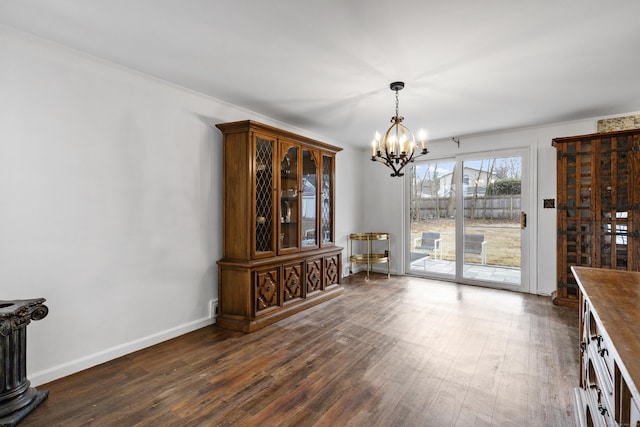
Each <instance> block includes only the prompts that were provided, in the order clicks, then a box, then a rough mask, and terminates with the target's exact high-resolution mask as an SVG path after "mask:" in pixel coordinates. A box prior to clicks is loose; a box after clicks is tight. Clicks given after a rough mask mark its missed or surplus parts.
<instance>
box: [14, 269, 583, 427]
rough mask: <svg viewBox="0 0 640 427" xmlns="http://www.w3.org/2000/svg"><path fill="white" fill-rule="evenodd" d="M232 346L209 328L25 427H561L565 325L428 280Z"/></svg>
mask: <svg viewBox="0 0 640 427" xmlns="http://www.w3.org/2000/svg"><path fill="white" fill-rule="evenodd" d="M344 286H345V293H344V295H343V296H341V297H339V298H337V299H335V300H332V301H329V302H327V303H324V304H321V305H319V306H317V307H314V308H312V309H310V310H308V311H306V312H303V313H299V314H296V315H294V316H293V317H290V318H288V319H285V320H283V321H280V322H278V323H276V324H274V325H271V326H268V327H266V328H265V329H262V330H260V331H257V332H254V333H252V334H248V335H243V334H239V333H231V332H226V331H223V330H221V329H220V328H217V327H215V326H211V327H207V328H203V329H200V330H197V331H195V332H192V333H189V334H186V335H183V336H181V337H178V338H176V339H173V340H171V341H167V342H165V343H162V344H159V345H156V346H154V347H150V348H147V349H144V350H141V351H138V352H136V353H133V354H130V355H127V356H124V357H121V358H119V359H116V360H113V361H111V362H108V363H105V364H103V365H100V366H97V367H94V368H91V369H88V370H86V371H83V372H80V373H77V374H74V375H71V376H69V377H66V378H62V379H60V380H57V381H54V382H51V383H49V384H45V385H41V386H39V387H38V388H39V389H48V390H49V391H50V395H49V399H48V400H47V401H46V402H45V403H43V404H42V405H41V406H40V407H39V408H37V409H36V410H35V411H34V412H33V413H31V414H30V415H29V416H28V417H27V418H26V419H25V420H24V421H23V422H22V423H21V427H28V426H55V425H59V426H87V425H95V426H134V425H138V426H218V425H228V426H236V425H237V426H257V425H261V426H312V425H314V426H346V425H352V426H485V425H486V426H490V425H491V426H572V425H573V423H574V421H573V400H572V388H573V387H575V386H577V384H578V350H577V349H578V312H577V310H575V309H570V308H564V307H556V306H553V305H552V304H551V301H550V298H548V297H539V296H533V295H525V294H518V293H513V292H507V291H500V290H492V289H484V288H479V287H469V286H464V285H456V284H452V283H442V282H437V281H432V280H426V279H419V278H411V277H392V278H391V279H387V278H386V275H372V280H371V281H369V282H365V281H364V276H362V275H356V276H355V277H353V278H348V279H345V283H344Z"/></svg>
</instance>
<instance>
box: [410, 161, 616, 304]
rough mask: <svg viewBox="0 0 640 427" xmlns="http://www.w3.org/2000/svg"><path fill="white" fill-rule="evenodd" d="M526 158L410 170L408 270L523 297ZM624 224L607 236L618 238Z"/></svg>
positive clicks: (525, 283)
mask: <svg viewBox="0 0 640 427" xmlns="http://www.w3.org/2000/svg"><path fill="white" fill-rule="evenodd" d="M527 156H528V154H527V151H526V150H522V149H513V150H504V151H502V152H492V153H491V154H488V155H485V156H483V155H474V156H470V155H461V156H457V157H456V158H455V159H438V160H430V161H427V162H416V163H415V164H414V165H412V166H411V169H410V174H409V192H410V196H409V198H408V200H409V209H408V211H409V215H410V218H409V227H408V230H409V231H408V234H409V236H408V237H409V239H408V246H409V250H408V253H409V257H408V259H407V265H408V269H407V271H408V272H409V273H411V274H417V275H423V276H428V277H435V278H444V279H450V280H455V281H456V282H459V283H470V284H482V285H483V286H493V287H499V288H507V289H513V290H517V291H522V292H528V280H527V273H526V274H523V272H528V264H527V263H526V260H527V257H526V256H523V253H528V242H529V240H528V237H527V236H528V231H527V230H528V229H527V228H526V226H525V224H526V216H524V212H526V211H527V209H528V203H527V200H528V198H527V195H526V189H527V188H528V187H527V185H528V184H527V183H528V175H527V172H526V170H527V169H526V167H524V168H523V165H525V166H526V165H527V160H526V159H527ZM458 189H459V190H458ZM523 190H524V191H523ZM624 221H625V219H624V218H618V221H616V224H615V231H614V225H612V226H611V230H606V232H608V233H610V234H616V236H617V235H618V234H622V233H623V232H624V228H625V227H624ZM612 222H613V221H612ZM612 240H613V239H612ZM619 241H620V242H623V239H622V238H621V239H619ZM616 244H618V240H616ZM623 244H624V243H621V244H620V246H622V245H623ZM523 261H524V262H523Z"/></svg>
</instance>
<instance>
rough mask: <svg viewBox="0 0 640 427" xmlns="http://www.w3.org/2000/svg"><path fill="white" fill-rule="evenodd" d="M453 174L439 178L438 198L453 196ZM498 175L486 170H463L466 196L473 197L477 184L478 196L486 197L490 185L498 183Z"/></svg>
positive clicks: (463, 187)
mask: <svg viewBox="0 0 640 427" xmlns="http://www.w3.org/2000/svg"><path fill="white" fill-rule="evenodd" d="M454 172H455V171H453V172H449V173H446V174H444V175H442V176H440V177H439V178H438V181H439V188H438V196H440V197H447V196H449V195H451V190H452V187H451V180H452V179H454V178H453V174H454ZM496 179H497V178H496V175H495V174H491V175H489V172H488V171H486V170H482V171H481V170H480V169H475V168H470V167H465V168H464V169H463V175H462V189H463V192H464V194H465V195H469V196H470V195H473V193H474V189H475V186H476V184H477V185H478V193H477V194H478V195H484V193H485V191H486V190H487V185H488V183H491V182H495V181H496Z"/></svg>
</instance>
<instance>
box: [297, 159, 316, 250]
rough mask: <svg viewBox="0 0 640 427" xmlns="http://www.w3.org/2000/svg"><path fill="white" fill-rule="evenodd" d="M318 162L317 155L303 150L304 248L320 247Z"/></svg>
mask: <svg viewBox="0 0 640 427" xmlns="http://www.w3.org/2000/svg"><path fill="white" fill-rule="evenodd" d="M317 176H318V161H317V155H316V153H314V152H313V151H310V150H305V149H303V150H302V189H301V190H302V247H303V248H307V249H308V248H312V247H317V246H318V236H317V233H316V231H317V230H318V225H317V217H318V214H317V212H318V209H317V205H316V200H317V199H318V191H317V188H318V180H317Z"/></svg>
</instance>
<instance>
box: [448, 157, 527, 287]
mask: <svg viewBox="0 0 640 427" xmlns="http://www.w3.org/2000/svg"><path fill="white" fill-rule="evenodd" d="M461 164H462V199H463V200H462V204H463V210H464V212H463V215H461V218H460V219H461V221H462V223H463V227H462V229H463V232H462V236H461V238H462V242H461V245H462V246H461V249H462V255H463V257H464V262H463V268H462V276H463V278H464V279H470V280H473V281H488V282H498V284H503V285H504V286H507V287H508V286H520V283H521V271H522V257H521V254H522V239H521V212H522V205H521V203H522V194H521V187H522V185H521V184H522V158H521V157H520V156H513V157H489V156H487V157H479V158H474V159H468V160H464V161H463V162H462V163H461Z"/></svg>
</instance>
